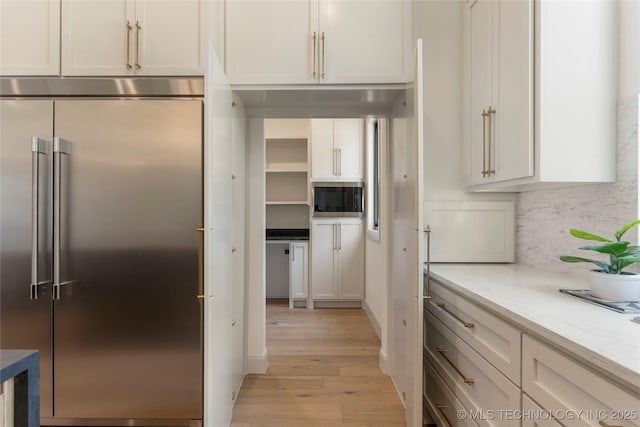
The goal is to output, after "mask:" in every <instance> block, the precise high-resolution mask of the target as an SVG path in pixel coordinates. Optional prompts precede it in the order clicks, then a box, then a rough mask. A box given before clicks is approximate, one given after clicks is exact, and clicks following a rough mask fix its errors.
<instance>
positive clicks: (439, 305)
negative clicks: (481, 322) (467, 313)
mask: <svg viewBox="0 0 640 427" xmlns="http://www.w3.org/2000/svg"><path fill="white" fill-rule="evenodd" d="M436 305H437V306H438V307H440V308H441V309H443V310H444V311H445V312H446V313H447V314H448V315H449V316H451V317H453V318H454V319H456V320H457V321H458V322H460V323H462V325H463V326H464V327H465V328H475V327H476V325H475V323H471V322H465V321H464V320H462V319H461V318H459V317H458V316H456V315H455V314H453V313H452V312H451V311H449V310H448V309H447V306H446V305H445V304H444V303H443V302H437V303H436Z"/></svg>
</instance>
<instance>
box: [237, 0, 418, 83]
mask: <svg viewBox="0 0 640 427" xmlns="http://www.w3.org/2000/svg"><path fill="white" fill-rule="evenodd" d="M409 7H410V6H409V2H408V1H405V0H380V1H373V2H367V1H361V0H340V1H336V0H307V1H278V0H249V1H244V0H228V1H227V3H226V18H227V19H226V22H227V25H226V48H225V51H226V72H227V76H228V77H229V80H230V81H231V83H232V84H318V83H320V84H321V83H398V82H405V81H406V76H405V54H404V53H405V48H406V46H407V40H408V39H409V38H408V37H407V35H408V31H407V29H406V28H405V26H404V23H405V22H406V20H407V17H408V16H409V10H408V8H409Z"/></svg>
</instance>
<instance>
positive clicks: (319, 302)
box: [311, 300, 362, 308]
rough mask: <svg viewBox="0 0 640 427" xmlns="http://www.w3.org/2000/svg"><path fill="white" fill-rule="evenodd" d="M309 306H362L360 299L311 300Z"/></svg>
mask: <svg viewBox="0 0 640 427" xmlns="http://www.w3.org/2000/svg"><path fill="white" fill-rule="evenodd" d="M312 302H313V306H312V307H311V308H314V307H315V308H362V301H329V300H327V301H325V300H313V301H312Z"/></svg>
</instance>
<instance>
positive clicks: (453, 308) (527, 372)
mask: <svg viewBox="0 0 640 427" xmlns="http://www.w3.org/2000/svg"><path fill="white" fill-rule="evenodd" d="M428 296H430V297H431V299H430V300H429V304H427V305H426V306H425V310H424V347H423V351H424V358H425V363H424V372H423V376H424V378H423V380H424V410H425V413H427V412H428V413H429V414H430V415H431V417H432V418H434V420H435V422H436V423H437V425H438V426H440V427H443V426H467V425H470V424H467V423H468V422H469V420H468V419H467V420H461V419H460V417H454V415H456V414H464V416H465V417H466V418H469V419H470V420H472V421H474V422H475V423H476V424H477V425H478V426H499V425H500V426H501V425H508V426H510V425H513V426H520V425H521V426H522V427H562V426H565V427H640V395H638V393H637V392H634V391H631V390H629V389H627V388H625V387H624V386H622V385H620V384H618V383H616V382H614V381H613V380H612V379H610V378H606V377H604V376H602V375H600V374H599V373H598V372H596V371H595V370H594V369H591V368H589V367H588V366H586V365H585V364H584V363H586V362H584V363H583V362H582V361H581V360H578V359H577V358H573V357H571V355H569V354H567V353H565V351H567V350H566V349H564V351H561V350H560V349H558V348H556V347H553V346H552V345H548V344H546V343H543V342H542V341H539V340H538V339H536V338H533V337H532V336H530V335H529V334H528V333H527V332H523V329H524V328H523V327H522V326H518V325H516V324H512V323H510V322H508V319H502V318H499V317H498V316H497V315H494V314H493V313H492V312H490V311H489V310H487V309H485V308H484V307H482V306H481V304H480V303H478V301H476V300H473V299H472V298H469V297H467V296H462V295H460V294H459V293H457V292H455V291H454V290H452V289H451V288H450V287H449V286H446V285H444V284H442V283H440V282H438V281H434V280H433V279H432V280H431V284H430V286H429V288H428ZM520 343H522V344H521V345H520ZM434 371H435V372H434ZM518 385H521V388H520V387H519V386H518ZM460 405H462V406H463V408H464V409H459V407H460ZM460 410H462V411H463V412H457V411H460Z"/></svg>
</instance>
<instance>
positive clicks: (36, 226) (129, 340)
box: [0, 99, 203, 426]
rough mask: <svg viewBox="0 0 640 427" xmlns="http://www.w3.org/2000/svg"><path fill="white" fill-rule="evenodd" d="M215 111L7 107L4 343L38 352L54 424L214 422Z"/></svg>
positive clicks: (195, 103)
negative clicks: (208, 123)
mask: <svg viewBox="0 0 640 427" xmlns="http://www.w3.org/2000/svg"><path fill="white" fill-rule="evenodd" d="M202 108H203V106H202V100H201V99H173V100H169V99H153V100H150V99H146V100H134V99H46V100H42V99H40V100H38V99H34V100H30V99H22V100H9V99H3V100H1V101H0V280H1V281H0V290H1V295H0V303H1V305H0V313H1V324H0V347H1V348H36V349H38V350H40V356H41V371H40V372H41V417H42V422H43V424H44V425H83V426H87V425H200V424H201V422H202V415H203V397H202V396H203V394H202V393H203V356H202V347H203V346H202V312H201V311H202V307H201V302H200V300H199V298H198V295H200V294H202V292H201V290H200V288H201V283H202V281H201V275H200V259H201V255H202V254H201V250H202V246H201V243H202V242H201V241H200V239H201V236H200V234H202V233H198V227H200V226H201V224H202V128H203V125H202V116H203V113H202ZM107 420H108V421H107Z"/></svg>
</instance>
